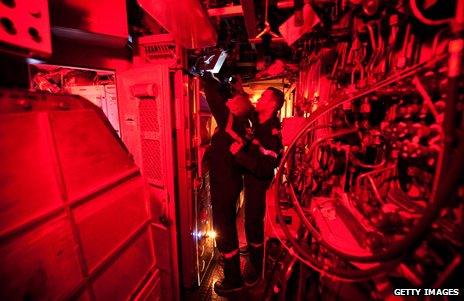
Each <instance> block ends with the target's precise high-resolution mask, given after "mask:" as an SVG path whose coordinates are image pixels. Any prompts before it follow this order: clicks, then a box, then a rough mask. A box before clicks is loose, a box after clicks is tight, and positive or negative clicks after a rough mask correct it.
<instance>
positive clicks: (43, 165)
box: [0, 113, 62, 235]
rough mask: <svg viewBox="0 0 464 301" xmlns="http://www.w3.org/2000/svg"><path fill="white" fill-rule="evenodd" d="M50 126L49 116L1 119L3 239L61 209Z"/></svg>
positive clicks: (0, 214)
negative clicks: (41, 217) (15, 229)
mask: <svg viewBox="0 0 464 301" xmlns="http://www.w3.org/2000/svg"><path fill="white" fill-rule="evenodd" d="M47 124H48V118H47V116H46V114H28V113H19V114H4V115H3V116H2V117H1V119H0V166H1V168H0V197H1V200H0V235H2V234H4V233H5V232H8V231H10V230H12V229H13V228H16V227H18V226H19V225H21V224H23V223H26V222H27V221H30V220H31V219H34V218H37V217H39V216H41V215H44V214H46V213H48V212H50V211H52V210H53V209H55V208H58V207H60V206H61V205H62V201H61V196H60V192H59V189H58V183H57V181H56V177H55V171H54V167H55V166H54V162H53V160H52V158H51V157H50V156H49V152H50V145H49V143H48V141H49V136H48V131H47ZM11 133H14V135H11Z"/></svg>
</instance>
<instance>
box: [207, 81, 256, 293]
mask: <svg viewBox="0 0 464 301" xmlns="http://www.w3.org/2000/svg"><path fill="white" fill-rule="evenodd" d="M204 90H205V96H206V100H207V101H208V105H209V107H210V109H211V113H212V114H213V116H214V119H215V120H216V123H217V125H218V126H217V128H216V131H215V133H214V135H213V137H212V139H211V145H210V147H209V149H208V151H207V155H208V161H209V162H208V165H209V170H210V189H211V203H212V209H213V210H212V211H213V225H214V229H215V231H216V233H217V236H216V245H217V248H218V250H219V252H220V253H221V254H222V257H223V259H224V278H223V279H221V280H219V281H217V282H216V283H215V284H214V290H215V292H216V293H217V294H218V295H220V296H224V295H228V294H230V293H233V292H237V291H239V290H241V289H242V287H243V280H242V277H241V273H240V255H239V242H238V236H237V229H236V224H235V220H236V204H237V200H238V198H239V196H240V192H241V191H242V189H243V178H242V168H241V167H240V166H239V165H238V164H237V163H236V162H235V158H234V156H233V155H232V154H231V153H230V151H229V148H230V146H231V144H232V143H233V142H238V143H241V144H246V140H247V136H248V135H249V134H250V127H251V122H250V120H249V118H248V117H251V113H252V112H253V105H252V104H251V102H250V100H249V98H248V97H247V96H246V95H243V94H241V93H239V94H237V95H235V96H233V97H230V95H228V93H227V90H228V89H224V87H222V86H221V84H220V83H219V82H218V81H216V80H215V79H213V78H212V77H211V76H206V77H205V78H204Z"/></svg>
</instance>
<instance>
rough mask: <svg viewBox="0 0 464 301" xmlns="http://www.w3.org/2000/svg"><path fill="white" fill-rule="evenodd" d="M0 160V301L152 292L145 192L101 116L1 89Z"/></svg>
mask: <svg viewBox="0 0 464 301" xmlns="http://www.w3.org/2000/svg"><path fill="white" fill-rule="evenodd" d="M0 155H1V157H0V164H1V165H0V166H1V167H2V168H1V169H0V185H1V186H0V209H1V210H0V217H1V219H0V226H1V228H0V229H1V232H0V267H1V268H0V300H68V299H72V300H95V296H97V299H98V300H117V299H118V300H119V299H127V298H128V297H129V296H132V295H133V294H134V295H135V292H136V291H137V290H138V289H139V288H141V287H144V286H146V284H145V283H144V281H147V280H148V272H149V271H151V270H153V266H154V265H155V264H156V260H155V256H154V254H155V253H154V249H153V244H152V237H151V235H149V234H148V229H147V228H148V224H149V219H150V217H149V214H148V204H147V201H148V194H147V190H146V187H145V185H144V182H143V179H142V178H141V176H140V172H139V171H138V169H137V167H136V166H135V165H134V162H133V160H132V158H131V156H130V154H129V153H128V152H127V150H126V149H125V147H124V145H123V143H122V141H120V140H119V138H118V136H117V135H116V133H115V132H114V131H113V130H112V128H111V125H110V124H109V122H108V121H107V119H106V118H105V117H104V115H103V112H101V110H99V109H98V108H96V107H95V106H94V105H92V104H90V102H88V101H86V100H84V99H83V98H81V97H77V96H65V95H59V96H57V95H51V94H42V93H30V94H29V93H27V92H21V91H11V92H10V91H6V90H2V91H0ZM93 281H95V283H93ZM94 288H95V290H94ZM158 292H159V291H158Z"/></svg>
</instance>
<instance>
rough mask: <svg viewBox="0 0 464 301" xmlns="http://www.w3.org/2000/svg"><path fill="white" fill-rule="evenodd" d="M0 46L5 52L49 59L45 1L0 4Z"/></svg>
mask: <svg viewBox="0 0 464 301" xmlns="http://www.w3.org/2000/svg"><path fill="white" fill-rule="evenodd" d="M0 12H1V15H0V17H1V20H2V27H1V29H0V43H5V44H6V46H4V45H1V46H4V47H2V48H4V49H5V50H6V51H8V52H21V53H23V54H26V55H29V54H31V53H34V54H40V55H50V54H51V52H52V45H51V44H52V43H51V38H50V20H49V16H48V1H46V0H35V1H0Z"/></svg>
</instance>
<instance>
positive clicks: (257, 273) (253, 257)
mask: <svg viewBox="0 0 464 301" xmlns="http://www.w3.org/2000/svg"><path fill="white" fill-rule="evenodd" d="M248 251H249V260H248V264H247V265H246V266H245V273H244V274H245V275H244V281H245V285H246V286H248V287H251V286H255V285H256V284H258V282H259V280H260V279H261V275H262V272H263V256H264V246H263V244H261V245H258V246H253V245H250V246H248Z"/></svg>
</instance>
